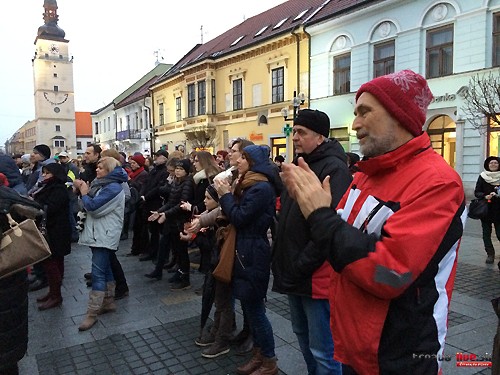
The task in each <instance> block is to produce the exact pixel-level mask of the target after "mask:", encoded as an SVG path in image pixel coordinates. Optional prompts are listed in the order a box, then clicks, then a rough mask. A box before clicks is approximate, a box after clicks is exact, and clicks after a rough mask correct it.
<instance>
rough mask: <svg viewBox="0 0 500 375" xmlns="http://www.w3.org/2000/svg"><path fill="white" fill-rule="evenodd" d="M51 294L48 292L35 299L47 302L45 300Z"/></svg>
mask: <svg viewBox="0 0 500 375" xmlns="http://www.w3.org/2000/svg"><path fill="white" fill-rule="evenodd" d="M50 296H51V294H50V292H48V293H47V294H46V295H44V296H42V297H38V298H37V299H36V301H37V302H47V300H48V299H49V298H50Z"/></svg>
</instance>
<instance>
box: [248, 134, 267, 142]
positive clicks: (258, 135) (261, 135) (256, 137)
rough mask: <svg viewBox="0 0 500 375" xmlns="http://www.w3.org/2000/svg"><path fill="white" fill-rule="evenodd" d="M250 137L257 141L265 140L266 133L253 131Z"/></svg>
mask: <svg viewBox="0 0 500 375" xmlns="http://www.w3.org/2000/svg"><path fill="white" fill-rule="evenodd" d="M249 139H250V140H251V141H252V142H255V141H263V140H264V135H263V134H262V133H255V132H251V133H250V137H249Z"/></svg>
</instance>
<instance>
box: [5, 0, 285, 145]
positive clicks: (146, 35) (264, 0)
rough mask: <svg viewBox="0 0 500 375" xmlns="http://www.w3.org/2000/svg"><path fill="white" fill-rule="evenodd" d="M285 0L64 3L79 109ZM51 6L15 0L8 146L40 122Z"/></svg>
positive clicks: (9, 25)
mask: <svg viewBox="0 0 500 375" xmlns="http://www.w3.org/2000/svg"><path fill="white" fill-rule="evenodd" d="M283 2H285V0H253V1H248V0H212V1H206V0H184V1H172V0H163V1H160V0H140V1H136V0H57V5H58V7H59V9H58V11H57V12H58V15H59V23H58V25H59V27H61V28H62V29H63V30H64V31H65V32H66V39H67V40H69V50H70V55H73V56H74V63H73V72H74V86H75V110H76V111H81V112H92V111H95V110H97V109H99V108H101V107H102V106H104V105H105V104H108V103H110V102H111V101H112V100H113V99H114V98H115V97H116V96H118V95H119V94H120V93H122V92H123V91H124V90H125V89H127V88H128V87H129V86H131V85H132V84H133V83H135V82H136V81H137V80H139V79H140V78H141V77H142V76H143V75H144V74H146V73H147V72H149V71H150V70H151V69H153V68H154V66H155V61H156V57H155V54H154V52H155V51H160V54H161V55H162V56H163V58H164V60H162V62H164V63H172V64H174V63H175V62H177V61H178V60H179V59H180V58H181V57H182V56H184V55H185V54H186V53H187V52H188V51H189V50H190V49H191V48H192V47H194V45H195V44H197V43H200V41H201V31H200V27H201V25H203V34H204V35H203V40H204V42H207V41H208V40H210V39H213V38H215V37H216V36H218V35H220V34H222V33H223V32H225V31H226V30H228V29H230V28H232V27H234V26H236V25H237V24H239V23H241V22H242V21H243V20H244V18H249V17H252V16H254V15H256V14H259V13H261V12H264V11H266V10H268V9H270V8H272V7H274V6H276V5H278V4H281V3H283ZM43 3H44V1H43V0H15V1H9V5H8V11H7V8H6V9H5V11H4V12H3V15H2V20H1V21H0V42H1V44H0V48H1V50H2V52H1V53H0V146H2V145H3V143H4V142H5V140H6V139H7V138H9V137H10V136H12V135H13V133H14V132H15V131H16V130H17V129H19V128H20V127H21V126H22V125H23V124H24V123H25V122H26V121H29V120H33V119H34V116H35V108H34V100H33V69H32V65H31V59H32V58H33V55H34V52H35V45H34V41H35V38H36V34H37V30H38V27H39V26H42V25H43V24H44V21H43V12H44V8H43Z"/></svg>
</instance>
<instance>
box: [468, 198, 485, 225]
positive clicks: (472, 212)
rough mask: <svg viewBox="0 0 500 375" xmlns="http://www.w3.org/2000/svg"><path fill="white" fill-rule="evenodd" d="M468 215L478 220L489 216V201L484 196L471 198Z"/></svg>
mask: <svg viewBox="0 0 500 375" xmlns="http://www.w3.org/2000/svg"><path fill="white" fill-rule="evenodd" d="M467 216H469V217H470V218H471V219H476V220H480V219H485V218H486V216H488V201H487V200H486V199H484V198H481V199H473V200H471V201H470V204H469V212H468V213H467Z"/></svg>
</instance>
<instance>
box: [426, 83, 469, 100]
mask: <svg viewBox="0 0 500 375" xmlns="http://www.w3.org/2000/svg"><path fill="white" fill-rule="evenodd" d="M467 90H468V89H467V86H462V87H460V88H459V89H458V91H457V92H456V93H455V94H449V93H446V94H444V95H435V96H434V98H433V99H432V101H431V103H440V102H452V101H454V100H455V99H456V98H457V96H459V97H461V98H464V97H465V94H466V93H467Z"/></svg>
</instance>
